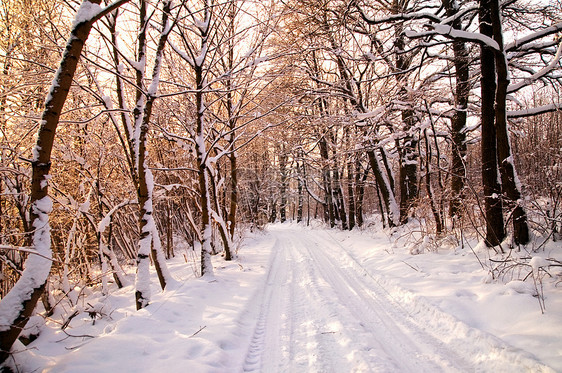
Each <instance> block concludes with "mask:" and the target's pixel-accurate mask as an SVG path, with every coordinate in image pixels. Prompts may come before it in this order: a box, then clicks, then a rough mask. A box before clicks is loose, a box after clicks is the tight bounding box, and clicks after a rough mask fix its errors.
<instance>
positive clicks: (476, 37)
mask: <svg viewBox="0 0 562 373" xmlns="http://www.w3.org/2000/svg"><path fill="white" fill-rule="evenodd" d="M427 27H429V28H430V29H432V30H431V31H426V32H416V31H412V30H406V31H405V32H404V34H405V35H406V36H407V37H409V38H411V39H416V38H422V37H425V36H429V35H442V36H445V37H447V38H449V39H453V40H464V41H468V42H473V43H477V44H481V45H485V46H488V47H490V48H492V49H494V50H496V51H500V46H499V45H498V43H497V42H496V41H495V40H494V39H492V38H491V37H489V36H486V35H482V34H480V33H477V32H468V31H462V30H457V29H455V28H453V27H452V26H449V25H427Z"/></svg>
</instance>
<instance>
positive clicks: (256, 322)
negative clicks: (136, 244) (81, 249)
mask: <svg viewBox="0 0 562 373" xmlns="http://www.w3.org/2000/svg"><path fill="white" fill-rule="evenodd" d="M393 237H395V236H390V234H389V232H388V231H385V230H383V229H382V228H380V226H379V225H374V226H369V227H367V228H365V229H364V230H354V231H352V232H342V231H339V230H336V229H326V228H323V227H322V226H319V225H318V224H316V226H315V227H314V228H310V227H304V226H301V225H297V224H293V223H285V224H275V225H270V226H268V228H267V229H266V230H265V231H264V232H257V233H252V234H250V233H248V234H247V237H246V238H245V240H244V241H243V243H242V245H241V247H240V249H239V251H238V256H237V258H236V259H235V260H233V261H231V262H225V261H224V260H223V259H222V258H220V257H218V256H216V257H214V258H213V264H214V266H215V268H214V272H215V276H214V277H213V278H212V279H208V278H205V279H201V278H195V276H194V268H195V266H197V265H198V255H197V253H195V252H193V251H192V249H191V248H187V247H185V245H184V246H181V245H176V257H175V258H174V259H172V260H170V261H169V262H168V263H169V265H170V270H171V271H172V272H173V275H174V277H175V278H176V279H178V282H177V283H175V284H173V286H171V287H169V288H167V289H166V291H164V292H160V290H159V288H158V281H157V279H156V275H155V273H154V271H151V277H152V278H151V286H152V290H153V294H154V295H153V297H152V299H151V304H150V305H148V306H147V307H146V308H144V309H142V310H140V311H136V310H135V304H134V290H133V288H132V287H131V286H129V287H125V288H123V289H120V290H118V289H116V288H113V287H112V288H111V289H110V293H109V295H108V296H107V297H103V296H101V294H100V292H99V291H96V290H95V289H94V291H92V292H89V291H85V292H82V293H81V294H82V296H81V298H80V299H79V300H78V304H77V305H76V306H75V309H77V310H82V311H83V312H82V313H80V314H79V316H77V317H75V318H73V319H72V321H71V322H70V324H69V326H68V328H67V329H66V330H65V331H64V332H63V331H61V330H60V325H61V322H62V321H63V314H62V312H61V308H59V312H58V313H56V314H55V315H54V316H53V317H52V318H50V319H49V320H47V324H46V326H45V327H43V330H42V333H41V335H40V336H39V338H38V339H37V340H36V341H34V342H32V344H30V345H29V346H27V348H25V347H23V345H21V346H20V348H21V349H22V350H24V351H22V352H19V353H17V354H15V355H14V356H15V359H16V361H17V363H18V366H19V368H20V371H43V372H82V373H85V372H166V373H173V372H241V371H248V372H474V371H477V372H554V371H562V289H560V288H559V287H558V288H557V287H555V286H554V284H555V282H556V281H555V280H556V277H558V281H559V280H560V272H558V273H557V272H554V270H555V267H552V268H551V274H552V275H553V276H554V278H553V279H549V278H546V277H545V279H544V281H545V282H544V293H545V297H546V299H545V303H546V312H545V313H544V314H542V313H541V311H540V308H539V305H538V302H537V299H536V298H535V297H533V294H534V292H533V291H532V289H528V286H523V285H522V284H521V283H517V282H513V281H512V282H508V284H503V283H501V282H498V283H496V282H490V281H484V280H485V279H487V278H488V276H487V272H486V271H485V270H483V269H482V268H481V267H480V265H479V263H478V261H477V260H476V258H475V256H474V253H473V251H472V250H470V249H469V248H465V249H460V248H442V249H439V250H433V251H428V250H427V248H425V253H424V254H420V255H411V254H409V253H410V251H412V250H411V247H408V245H406V244H403V241H401V240H397V239H396V238H393ZM426 243H427V240H426ZM547 247H548V249H547V251H548V252H547V253H545V254H544V255H545V256H549V255H550V256H553V255H554V254H555V253H558V254H559V252H560V250H562V247H561V246H560V244H558V243H557V244H553V245H551V246H547ZM475 250H477V248H475ZM418 252H424V248H421V249H420V250H418ZM476 253H478V252H477V251H476ZM533 255H535V256H536V257H539V256H540V255H541V254H533ZM186 261H188V263H186ZM539 262H540V263H539ZM533 264H540V265H541V266H542V265H546V264H547V263H546V262H543V261H542V260H541V259H534V260H533ZM529 270H532V269H529ZM132 272H133V271H131V274H130V276H134V274H133V273H132ZM61 306H62V305H61ZM88 311H89V313H88ZM65 312H66V313H65V315H68V314H69V313H71V312H70V310H69V309H66V311H65ZM94 320H95V323H94Z"/></svg>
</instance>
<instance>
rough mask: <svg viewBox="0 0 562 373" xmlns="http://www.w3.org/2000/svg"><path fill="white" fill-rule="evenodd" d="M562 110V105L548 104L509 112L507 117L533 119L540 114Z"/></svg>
mask: <svg viewBox="0 0 562 373" xmlns="http://www.w3.org/2000/svg"><path fill="white" fill-rule="evenodd" d="M558 110H562V103H556V104H548V105H543V106H538V107H535V108H530V109H523V110H515V111H508V112H507V116H508V117H509V118H524V117H532V116H535V115H539V114H545V113H551V112H553V111H558Z"/></svg>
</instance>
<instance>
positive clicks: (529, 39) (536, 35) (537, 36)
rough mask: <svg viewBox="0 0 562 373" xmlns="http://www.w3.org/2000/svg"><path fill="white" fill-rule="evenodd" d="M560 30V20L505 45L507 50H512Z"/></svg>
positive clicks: (561, 27) (561, 26)
mask: <svg viewBox="0 0 562 373" xmlns="http://www.w3.org/2000/svg"><path fill="white" fill-rule="evenodd" d="M559 31H562V22H559V23H557V24H555V25H552V26H550V27H547V28H544V29H542V30H540V31H537V32H535V33H532V34H530V35H527V36H524V37H522V38H521V39H518V40H515V41H513V42H511V43H509V44H507V45H506V46H505V50H506V51H507V52H511V51H513V50H515V49H517V48H519V47H520V46H522V45H524V44H528V43H530V42H533V41H535V40H537V39H540V38H543V37H545V36H548V35H551V34H555V33H557V32H559Z"/></svg>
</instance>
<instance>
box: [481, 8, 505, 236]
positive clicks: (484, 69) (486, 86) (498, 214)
mask: <svg viewBox="0 0 562 373" xmlns="http://www.w3.org/2000/svg"><path fill="white" fill-rule="evenodd" d="M490 6H491V4H490V0H480V9H479V18H480V32H481V33H482V34H483V35H486V36H490V37H492V36H493V33H492V27H491V25H492V17H491V14H490ZM480 64H481V73H482V74H481V78H480V86H481V87H480V89H481V95H482V109H481V110H482V111H481V127H482V128H481V132H482V146H481V157H482V158H481V159H482V186H483V188H484V214H485V220H486V244H487V245H488V246H497V245H499V244H500V243H501V242H502V241H503V239H504V238H505V230H504V222H503V214H502V201H501V197H500V196H501V187H500V184H499V183H498V162H497V156H496V154H497V152H496V128H495V125H494V122H495V110H494V102H495V95H496V68H495V60H494V51H493V50H492V49H491V48H489V47H487V46H485V45H482V46H481V52H480Z"/></svg>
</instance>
